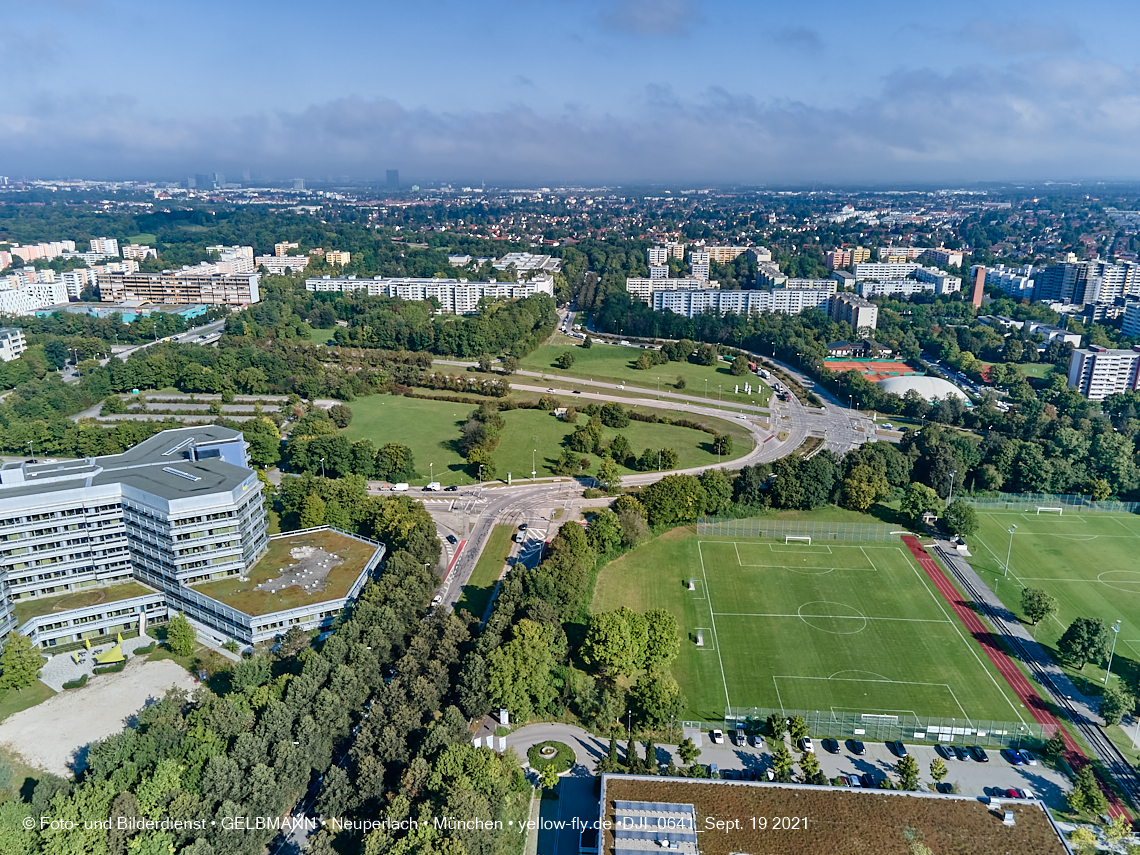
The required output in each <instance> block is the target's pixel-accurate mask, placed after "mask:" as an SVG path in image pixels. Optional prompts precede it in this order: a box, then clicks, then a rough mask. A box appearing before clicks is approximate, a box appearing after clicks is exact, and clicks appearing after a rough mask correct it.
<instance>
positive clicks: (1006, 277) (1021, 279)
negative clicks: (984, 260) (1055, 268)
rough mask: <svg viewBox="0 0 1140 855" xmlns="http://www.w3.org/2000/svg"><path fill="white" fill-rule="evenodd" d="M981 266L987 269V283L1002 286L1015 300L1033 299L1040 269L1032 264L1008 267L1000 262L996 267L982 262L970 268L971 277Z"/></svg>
mask: <svg viewBox="0 0 1140 855" xmlns="http://www.w3.org/2000/svg"><path fill="white" fill-rule="evenodd" d="M979 268H980V269H984V270H985V276H986V284H987V285H993V286H995V287H997V288H1001V290H1003V291H1004V292H1005V293H1007V294H1009V296H1011V297H1013V298H1014V299H1015V300H1032V299H1033V296H1034V285H1035V281H1034V277H1035V276H1036V275H1038V274H1039V273H1040V271H1037V270H1035V269H1034V267H1033V265H1032V264H1030V265H1027V266H1025V267H1006V266H1005V265H1004V264H999V265H997V266H996V267H983V266H982V265H980V264H975V265H974V266H973V267H971V268H970V277H971V278H973V277H974V276H975V275H976V274H977V271H978V270H979Z"/></svg>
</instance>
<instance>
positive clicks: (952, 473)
mask: <svg viewBox="0 0 1140 855" xmlns="http://www.w3.org/2000/svg"><path fill="white" fill-rule="evenodd" d="M957 474H958V473H957V472H956V471H955V472H951V473H950V495H949V496H947V497H946V506H947V507H949V506H950V503H951V502H952V501H954V476H955V475H957Z"/></svg>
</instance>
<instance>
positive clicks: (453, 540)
mask: <svg viewBox="0 0 1140 855" xmlns="http://www.w3.org/2000/svg"><path fill="white" fill-rule="evenodd" d="M447 542H448V543H459V538H458V537H456V536H455V535H454V534H449V535H448V536H447Z"/></svg>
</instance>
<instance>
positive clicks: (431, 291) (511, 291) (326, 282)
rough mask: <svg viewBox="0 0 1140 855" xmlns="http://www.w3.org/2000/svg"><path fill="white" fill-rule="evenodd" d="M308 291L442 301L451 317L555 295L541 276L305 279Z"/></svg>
mask: <svg viewBox="0 0 1140 855" xmlns="http://www.w3.org/2000/svg"><path fill="white" fill-rule="evenodd" d="M305 288H306V289H307V290H309V291H317V292H329V291H332V292H339V293H345V294H347V293H352V292H355V291H363V292H365V293H366V294H368V295H369V296H371V297H399V298H400V299H402V300H428V299H431V298H433V297H434V298H435V299H436V300H438V301H439V305H440V311H441V312H442V313H444V314H448V315H468V314H471V313H473V312H477V311H478V310H479V301H480V300H482V299H484V298H488V299H491V300H516V299H522V298H524V297H530V296H531V295H533V294H549V295H551V296H553V295H554V277H553V276H552V275H551V274H549V273H541V274H538V275H536V276H534V277H533V278H531V279H529V280H528V281H526V282H468V281H467V280H466V279H385V278H383V277H381V276H377V277H376V278H374V279H357V278H356V277H355V276H346V277H340V278H333V277H331V276H324V277H322V278H320V279H306V280H305Z"/></svg>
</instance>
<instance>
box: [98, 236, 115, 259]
mask: <svg viewBox="0 0 1140 855" xmlns="http://www.w3.org/2000/svg"><path fill="white" fill-rule="evenodd" d="M91 251H92V252H95V253H98V254H99V255H118V254H119V242H118V241H117V240H116V239H115V238H108V237H101V238H92V239H91Z"/></svg>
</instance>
